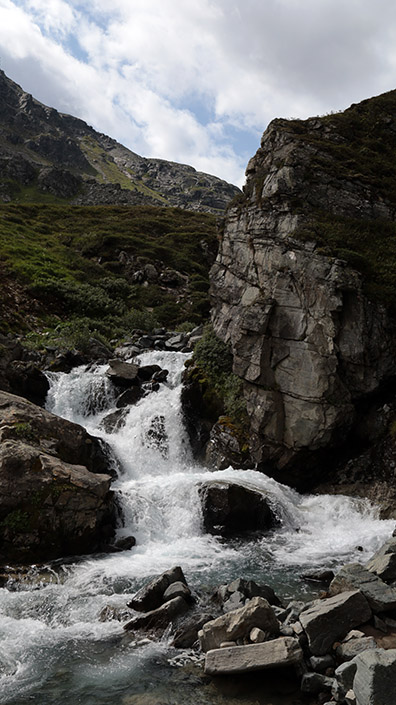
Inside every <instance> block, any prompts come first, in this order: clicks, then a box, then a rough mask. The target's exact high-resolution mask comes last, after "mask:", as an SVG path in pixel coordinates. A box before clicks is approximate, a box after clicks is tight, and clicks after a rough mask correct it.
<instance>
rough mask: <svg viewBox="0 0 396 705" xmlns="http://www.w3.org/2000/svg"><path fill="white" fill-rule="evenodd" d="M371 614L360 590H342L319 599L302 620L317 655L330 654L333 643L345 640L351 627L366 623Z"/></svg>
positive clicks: (313, 650)
mask: <svg viewBox="0 0 396 705" xmlns="http://www.w3.org/2000/svg"><path fill="white" fill-rule="evenodd" d="M370 617H371V609H370V606H369V604H368V602H367V600H366V598H365V597H364V595H362V593H361V592H359V590H354V591H349V592H343V593H341V594H340V595H336V596H335V597H329V598H327V599H326V600H318V601H317V602H316V603H315V604H314V605H313V607H310V608H309V609H308V610H305V612H301V614H300V622H301V624H302V626H303V627H304V630H305V633H306V635H307V637H308V644H309V648H310V650H311V653H312V654H313V655H314V656H323V655H324V654H326V653H329V652H330V650H331V648H332V646H333V643H334V642H335V641H337V640H339V639H342V638H343V637H344V636H345V635H346V634H347V633H348V632H349V630H350V629H353V627H357V626H359V625H360V624H364V622H367V621H368V620H369V619H370Z"/></svg>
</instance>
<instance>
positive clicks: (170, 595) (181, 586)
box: [163, 580, 192, 602]
mask: <svg viewBox="0 0 396 705" xmlns="http://www.w3.org/2000/svg"><path fill="white" fill-rule="evenodd" d="M175 597H183V598H184V599H185V601H186V602H190V601H191V599H192V598H191V590H190V588H189V587H187V585H186V584H185V583H182V582H181V581H180V580H177V581H175V582H174V583H171V584H170V585H169V587H167V588H166V590H165V592H164V595H163V600H164V602H168V601H169V600H173V599H174V598H175Z"/></svg>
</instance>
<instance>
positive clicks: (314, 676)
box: [301, 673, 334, 695]
mask: <svg viewBox="0 0 396 705" xmlns="http://www.w3.org/2000/svg"><path fill="white" fill-rule="evenodd" d="M333 685H334V678H328V677H327V676H323V675H321V674H320V673H304V675H303V677H302V680H301V692H302V693H310V694H311V695H317V694H318V693H322V692H328V693H330V691H331V689H332V687H333Z"/></svg>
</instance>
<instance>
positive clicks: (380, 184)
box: [292, 91, 396, 310]
mask: <svg viewBox="0 0 396 705" xmlns="http://www.w3.org/2000/svg"><path fill="white" fill-rule="evenodd" d="M395 116H396V91H390V92H389V93H385V94H383V95H380V96H378V97H376V98H371V99H369V100H365V101H363V102H362V103H359V104H357V105H352V106H351V107H350V108H348V110H345V111H344V112H342V113H337V114H334V115H327V116H325V117H322V118H321V119H320V120H321V122H322V123H323V125H324V126H325V127H330V128H331V131H330V133H327V134H326V133H325V134H326V136H325V135H324V134H321V136H319V137H318V134H317V133H318V131H317V130H315V131H313V130H312V131H310V130H307V126H308V125H309V121H293V122H292V128H293V131H294V132H295V135H296V137H297V139H299V140H302V141H305V142H307V143H309V144H310V145H312V146H313V147H316V148H317V151H316V152H315V153H314V154H313V156H312V160H311V163H310V168H311V174H312V176H311V178H312V177H313V176H315V177H316V178H319V179H320V172H324V173H326V174H327V175H330V176H333V177H334V178H335V179H337V180H341V181H342V180H347V181H349V182H352V183H353V182H356V183H359V184H363V185H364V186H366V187H368V188H369V189H370V190H371V191H372V193H373V194H374V195H375V197H376V198H378V199H383V200H384V201H385V202H386V203H387V204H389V205H390V206H391V207H394V208H395V209H396V117H395ZM298 235H299V237H301V238H304V239H314V240H316V242H317V243H318V244H319V245H320V246H321V247H322V248H323V253H324V254H329V255H332V256H335V257H339V258H341V259H345V260H346V261H347V262H348V263H349V264H350V265H351V266H352V267H354V268H356V269H357V270H359V271H360V272H361V273H362V274H363V277H364V283H365V289H366V293H367V295H368V296H369V297H370V298H372V299H376V300H380V301H381V302H382V303H384V304H385V305H387V306H390V307H392V309H395V310H396V223H394V222H392V221H389V220H383V219H379V218H376V219H372V220H370V219H367V218H348V217H345V216H344V217H341V216H336V215H334V214H332V213H331V212H329V211H324V210H323V211H319V210H316V211H315V212H313V213H312V216H311V217H310V219H309V222H308V223H307V225H306V227H304V228H303V229H302V230H301V231H300V232H299V233H298Z"/></svg>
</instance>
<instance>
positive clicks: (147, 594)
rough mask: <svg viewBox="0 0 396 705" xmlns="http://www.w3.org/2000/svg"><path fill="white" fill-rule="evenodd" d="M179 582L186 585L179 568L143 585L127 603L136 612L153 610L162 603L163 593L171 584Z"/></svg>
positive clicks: (172, 569)
mask: <svg viewBox="0 0 396 705" xmlns="http://www.w3.org/2000/svg"><path fill="white" fill-rule="evenodd" d="M176 582H181V583H183V584H184V585H187V583H186V579H185V577H184V574H183V571H182V569H181V568H180V567H179V566H176V567H175V568H171V570H167V571H165V573H162V575H160V576H159V577H158V578H154V579H153V580H152V581H151V582H150V583H148V584H147V585H144V586H143V587H142V588H141V589H140V590H139V591H138V592H137V593H136V594H135V595H134V596H133V598H132V600H131V601H130V602H129V603H128V607H131V608H132V609H134V610H137V612H148V611H151V610H155V609H156V608H157V607H160V605H162V604H163V602H164V592H165V590H166V589H167V588H168V587H169V585H171V584H172V583H176Z"/></svg>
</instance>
